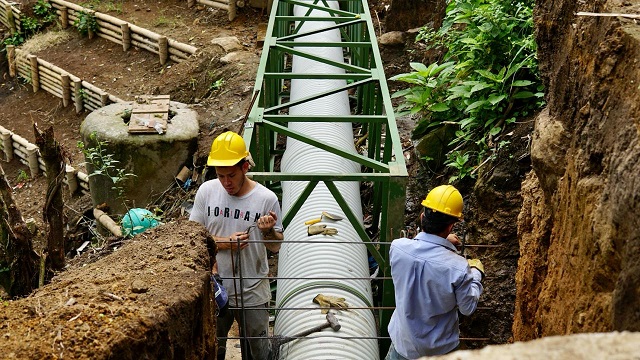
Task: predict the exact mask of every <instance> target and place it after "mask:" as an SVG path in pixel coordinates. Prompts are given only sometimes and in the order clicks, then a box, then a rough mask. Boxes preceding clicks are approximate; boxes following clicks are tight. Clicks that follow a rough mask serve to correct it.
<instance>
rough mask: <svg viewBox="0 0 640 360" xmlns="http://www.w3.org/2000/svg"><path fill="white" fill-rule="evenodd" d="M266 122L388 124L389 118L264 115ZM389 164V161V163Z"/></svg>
mask: <svg viewBox="0 0 640 360" xmlns="http://www.w3.org/2000/svg"><path fill="white" fill-rule="evenodd" d="M264 119H265V120H269V121H271V122H274V123H290V122H309V123H313V122H350V123H368V124H371V123H376V124H380V123H386V122H387V117H386V116H383V115H351V116H329V115H318V116H302V115H300V116H290V115H264ZM387 162H388V161H387Z"/></svg>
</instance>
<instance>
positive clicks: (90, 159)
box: [77, 132, 136, 202]
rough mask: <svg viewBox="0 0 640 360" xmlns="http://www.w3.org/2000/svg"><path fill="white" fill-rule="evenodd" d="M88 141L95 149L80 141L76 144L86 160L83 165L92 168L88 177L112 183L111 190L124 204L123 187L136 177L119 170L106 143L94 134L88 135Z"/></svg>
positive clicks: (124, 170) (117, 162) (117, 163)
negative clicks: (97, 177)
mask: <svg viewBox="0 0 640 360" xmlns="http://www.w3.org/2000/svg"><path fill="white" fill-rule="evenodd" d="M89 139H90V140H91V142H92V143H94V144H95V147H90V148H88V147H86V146H85V144H84V142H82V141H78V144H77V146H78V148H79V149H80V150H81V151H82V153H83V154H84V156H85V159H86V160H87V161H86V162H85V164H88V165H91V167H92V168H93V171H92V172H91V173H90V174H89V176H90V177H91V176H106V177H107V178H108V179H109V180H111V182H112V183H113V186H112V187H111V189H112V190H114V191H115V192H116V193H117V197H118V198H119V199H120V200H122V201H123V202H124V201H125V199H124V185H125V183H126V181H128V180H129V179H130V178H132V177H135V176H136V175H135V174H132V173H128V172H127V171H126V169H123V168H121V167H120V166H119V163H120V162H119V161H118V160H116V159H115V158H114V156H113V154H110V153H108V152H107V145H108V144H109V142H108V141H105V140H99V139H98V137H97V135H96V133H95V132H93V133H91V134H90V135H89Z"/></svg>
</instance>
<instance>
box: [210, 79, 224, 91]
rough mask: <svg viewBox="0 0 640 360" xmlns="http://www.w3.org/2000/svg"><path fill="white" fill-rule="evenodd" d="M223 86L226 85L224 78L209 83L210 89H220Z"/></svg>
mask: <svg viewBox="0 0 640 360" xmlns="http://www.w3.org/2000/svg"><path fill="white" fill-rule="evenodd" d="M223 86H224V79H222V78H221V79H218V80H216V81H214V82H212V83H211V85H209V90H211V91H216V90H220V89H222V87H223Z"/></svg>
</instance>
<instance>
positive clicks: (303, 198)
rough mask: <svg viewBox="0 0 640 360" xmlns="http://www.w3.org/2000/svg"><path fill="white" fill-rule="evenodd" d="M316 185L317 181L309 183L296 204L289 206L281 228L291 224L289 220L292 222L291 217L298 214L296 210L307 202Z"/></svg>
mask: <svg viewBox="0 0 640 360" xmlns="http://www.w3.org/2000/svg"><path fill="white" fill-rule="evenodd" d="M254 176H255V174H254ZM317 185H318V181H317V180H314V181H309V183H308V184H307V186H306V187H305V188H304V190H303V191H302V193H301V194H300V197H299V198H297V199H296V202H295V203H293V206H291V209H289V211H287V214H286V215H285V216H284V218H283V219H282V226H283V227H284V228H286V227H287V226H289V224H290V223H291V220H293V217H294V216H295V215H296V214H297V213H298V210H300V208H301V207H302V205H303V204H304V202H305V201H307V199H308V198H309V195H311V192H312V191H313V189H315V188H316V186H317Z"/></svg>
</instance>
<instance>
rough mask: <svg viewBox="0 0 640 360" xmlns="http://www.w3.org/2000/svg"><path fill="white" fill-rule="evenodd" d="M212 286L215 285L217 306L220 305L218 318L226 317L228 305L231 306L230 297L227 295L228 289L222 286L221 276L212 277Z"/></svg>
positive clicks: (214, 291) (214, 275)
mask: <svg viewBox="0 0 640 360" xmlns="http://www.w3.org/2000/svg"><path fill="white" fill-rule="evenodd" d="M211 285H213V293H214V295H215V299H216V304H217V305H218V314H217V315H218V316H224V314H225V313H226V312H227V305H229V297H228V295H227V289H225V288H224V286H222V279H221V278H220V275H218V274H213V275H211Z"/></svg>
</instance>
